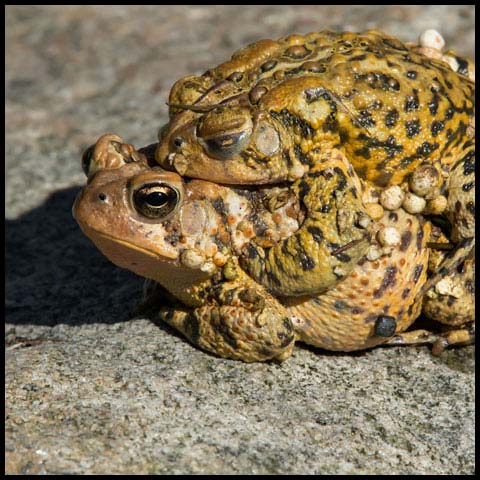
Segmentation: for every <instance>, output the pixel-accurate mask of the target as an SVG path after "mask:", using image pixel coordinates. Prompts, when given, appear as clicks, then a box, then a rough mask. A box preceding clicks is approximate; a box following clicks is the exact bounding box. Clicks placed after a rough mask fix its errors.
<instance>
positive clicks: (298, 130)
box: [156, 31, 474, 295]
mask: <svg viewBox="0 0 480 480" xmlns="http://www.w3.org/2000/svg"><path fill="white" fill-rule="evenodd" d="M427 50H428V49H427ZM422 52H425V49H422V48H420V47H418V46H412V45H405V44H403V43H401V42H400V41H398V40H397V39H395V38H392V37H389V36H387V35H385V34H383V33H380V32H376V31H369V32H365V33H361V34H356V33H351V32H346V33H334V32H328V31H327V32H320V33H310V34H307V35H305V36H301V35H291V36H289V37H286V38H282V39H280V40H278V41H273V40H262V41H259V42H257V43H254V44H252V45H249V46H247V47H245V48H243V49H241V50H239V51H237V52H236V53H235V54H234V55H233V56H232V59H231V60H230V61H227V62H225V63H223V64H221V65H219V66H218V67H216V68H213V69H210V70H208V71H207V72H205V73H204V74H203V75H202V76H189V77H186V78H183V79H181V80H179V81H178V82H177V83H176V84H175V85H174V86H173V88H172V90H171V93H170V99H169V104H170V122H169V124H168V125H167V126H166V127H164V128H163V129H162V130H161V132H160V134H159V138H160V146H159V148H158V150H157V152H156V159H157V162H159V163H160V164H161V165H162V166H164V167H165V168H167V169H174V170H176V171H177V172H179V173H180V174H181V175H185V176H190V177H196V178H205V179H209V180H211V181H216V182H220V183H227V184H271V183H275V182H279V181H290V182H293V186H292V188H293V189H294V190H296V191H299V190H303V191H308V190H311V191H314V192H320V191H322V189H324V188H325V186H324V185H323V183H324V182H325V178H324V176H322V175H319V176H316V173H317V172H318V170H319V169H326V168H328V167H329V166H330V162H331V158H330V157H329V156H330V153H331V152H332V151H341V152H342V154H343V155H344V156H345V158H346V160H347V163H348V162H350V163H351V164H352V165H353V168H354V170H355V174H356V175H358V176H359V177H360V179H362V180H363V181H364V182H366V184H368V185H370V186H373V187H375V188H377V189H379V190H380V189H383V188H385V187H388V186H391V185H401V186H402V188H404V189H408V186H407V184H408V180H409V177H410V175H411V174H412V172H414V171H415V170H416V169H417V168H418V167H419V166H420V165H424V164H429V165H433V166H434V167H435V168H436V169H437V171H438V184H437V193H436V194H437V195H439V194H441V195H444V196H446V197H448V207H447V210H446V211H445V212H443V213H442V215H443V216H444V217H446V218H448V220H449V221H450V222H451V224H452V226H453V229H452V236H451V238H450V240H451V241H452V242H453V243H454V244H455V245H457V251H456V252H454V253H453V254H452V256H451V258H446V259H445V262H444V263H443V264H442V266H441V267H440V269H441V271H439V272H438V274H437V275H436V276H435V277H434V278H432V279H431V282H430V284H429V286H431V285H433V284H434V283H436V282H437V281H438V280H439V279H440V278H442V276H444V275H445V274H447V273H448V272H451V271H452V270H453V269H454V268H455V267H456V266H457V265H458V264H459V262H460V263H461V262H462V261H463V260H464V259H465V258H466V256H467V255H468V253H469V252H470V251H471V249H472V248H473V244H474V240H473V238H474V233H473V230H472V229H471V228H469V227H467V228H463V226H462V225H463V224H464V223H467V224H472V223H473V216H472V212H473V210H474V204H472V202H473V200H472V199H471V198H470V196H471V195H473V192H474V179H473V177H474V173H473V165H474V120H473V119H474V83H473V81H472V80H471V77H472V74H473V70H472V65H471V63H470V62H469V61H467V60H465V59H463V58H461V57H455V58H456V60H457V65H458V68H457V71H452V68H451V67H450V65H449V64H447V63H446V62H444V61H442V60H440V59H437V58H429V57H427V56H425V55H424V54H422ZM459 165H463V166H462V167H459ZM457 167H458V172H459V175H457V174H456V173H455V169H456V168H457ZM347 171H348V167H347V168H344V169H343V170H342V174H343V175H345V176H346V177H347V180H349V177H348V175H347ZM349 188H350V183H349V182H347V188H346V191H348V190H349ZM472 198H473V197H472ZM453 199H455V200H453ZM345 200H346V202H349V201H352V203H351V207H350V209H351V210H352V211H355V212H358V213H362V206H361V204H360V203H359V202H356V201H355V200H356V199H354V196H353V195H352V198H351V199H345ZM323 201H324V199H322V198H321V197H320V196H318V197H315V195H312V197H311V198H309V202H308V205H306V215H307V217H306V218H307V220H306V222H305V224H304V225H303V226H302V228H301V229H300V230H299V231H298V233H297V234H296V235H295V237H296V238H295V240H292V239H290V238H289V239H286V240H285V241H284V242H282V243H280V244H279V245H277V246H275V247H274V248H273V249H271V250H272V252H269V251H263V250H262V249H259V248H257V249H256V250H255V251H254V252H253V251H252V250H251V249H250V250H247V251H245V252H244V255H243V258H242V265H243V266H244V268H245V269H246V270H247V271H248V272H249V274H250V275H251V276H252V277H253V278H254V279H255V280H257V281H258V282H260V283H262V284H263V285H265V286H266V287H267V288H268V289H269V291H271V292H273V293H275V294H276V295H301V294H302V293H315V292H320V291H324V290H325V289H327V288H328V287H330V286H332V285H334V284H335V283H336V282H338V281H339V280H341V279H342V278H344V276H339V275H335V274H334V273H333V272H334V269H335V268H336V269H337V272H338V271H339V270H338V267H339V265H338V262H337V260H338V259H337V258H336V256H335V255H334V252H335V251H337V247H331V250H330V252H328V253H329V255H327V256H326V255H325V253H326V252H325V251H322V252H320V251H319V249H318V248H317V247H316V245H315V240H314V235H313V234H312V232H311V230H312V228H318V229H320V230H321V232H322V234H323V235H324V236H325V237H326V238H330V237H335V236H337V237H341V235H339V232H338V231H337V232H336V231H335V230H336V229H337V228H338V227H337V225H336V224H335V222H330V223H329V224H327V225H325V224H322V223H321V216H318V212H319V211H321V209H322V207H323V206H324V203H323ZM457 202H459V204H458V203H457ZM458 205H460V206H458ZM468 205H470V207H468ZM345 207H346V204H343V205H342V207H339V208H341V209H345ZM350 221H351V223H350V224H349V225H348V227H349V229H350V232H351V234H350V237H351V238H357V239H358V238H360V237H362V235H364V236H367V232H365V231H363V232H362V231H361V229H359V228H358V218H355V216H354V215H352V216H351V219H350ZM330 243H331V244H333V243H336V242H330ZM347 243H348V241H345V242H344V243H341V245H342V246H344V245H346V244H347ZM365 246H366V242H359V243H357V244H355V247H354V248H352V249H350V250H348V252H347V253H348V255H350V254H352V256H353V257H354V258H355V259H358V258H359V256H361V255H362V254H363V253H365V248H366V247H365ZM320 253H321V254H320ZM301 259H307V261H306V262H304V263H306V264H307V265H308V266H309V268H310V269H311V271H312V272H315V273H316V272H317V270H318V269H320V268H321V269H322V271H325V270H327V269H329V270H330V274H329V275H327V276H324V275H308V269H306V271H307V274H306V275H304V274H303V273H304V271H305V269H304V268H303V266H302V262H301ZM295 263H296V265H297V267H296V268H297V270H298V274H297V275H296V276H294V275H292V273H293V271H292V268H291V267H290V265H293V264H295ZM280 264H283V265H286V267H285V269H283V270H282V267H280V266H279V265H280ZM319 264H321V265H322V266H321V267H320V266H319ZM354 264H355V260H353V261H352V262H350V263H347V264H346V265H344V266H343V269H342V270H340V271H343V273H345V274H348V273H349V272H350V271H351V270H352V268H353V266H354Z"/></svg>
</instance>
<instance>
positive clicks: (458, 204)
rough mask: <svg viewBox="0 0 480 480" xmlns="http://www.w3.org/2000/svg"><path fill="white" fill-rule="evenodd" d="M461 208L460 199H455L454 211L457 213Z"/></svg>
mask: <svg viewBox="0 0 480 480" xmlns="http://www.w3.org/2000/svg"><path fill="white" fill-rule="evenodd" d="M461 208H462V204H461V203H460V200H457V201H456V202H455V211H456V212H457V213H458V212H459V211H460V209H461Z"/></svg>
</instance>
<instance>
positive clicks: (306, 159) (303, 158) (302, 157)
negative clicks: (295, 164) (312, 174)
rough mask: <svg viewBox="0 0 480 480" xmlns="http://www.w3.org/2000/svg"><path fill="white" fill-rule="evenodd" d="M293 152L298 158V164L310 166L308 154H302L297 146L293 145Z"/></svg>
mask: <svg viewBox="0 0 480 480" xmlns="http://www.w3.org/2000/svg"><path fill="white" fill-rule="evenodd" d="M293 151H294V152H295V156H296V157H297V158H298V160H299V161H300V163H302V164H303V165H309V164H310V157H309V156H308V154H305V153H303V152H302V149H301V148H300V146H299V145H295V146H294V147H293Z"/></svg>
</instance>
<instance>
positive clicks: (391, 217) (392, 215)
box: [388, 212, 398, 222]
mask: <svg viewBox="0 0 480 480" xmlns="http://www.w3.org/2000/svg"><path fill="white" fill-rule="evenodd" d="M388 219H389V220H391V221H392V222H396V221H397V220H398V215H397V214H396V213H395V212H390V213H389V214H388Z"/></svg>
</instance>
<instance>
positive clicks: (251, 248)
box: [247, 243, 258, 260]
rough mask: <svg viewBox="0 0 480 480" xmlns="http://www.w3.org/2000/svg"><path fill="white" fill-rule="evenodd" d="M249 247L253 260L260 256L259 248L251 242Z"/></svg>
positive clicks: (250, 257) (249, 256)
mask: <svg viewBox="0 0 480 480" xmlns="http://www.w3.org/2000/svg"><path fill="white" fill-rule="evenodd" d="M247 249H248V258H249V259H250V260H253V259H255V258H257V257H258V252H257V249H256V248H255V247H254V246H253V245H252V244H251V243H249V244H248V245H247Z"/></svg>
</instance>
